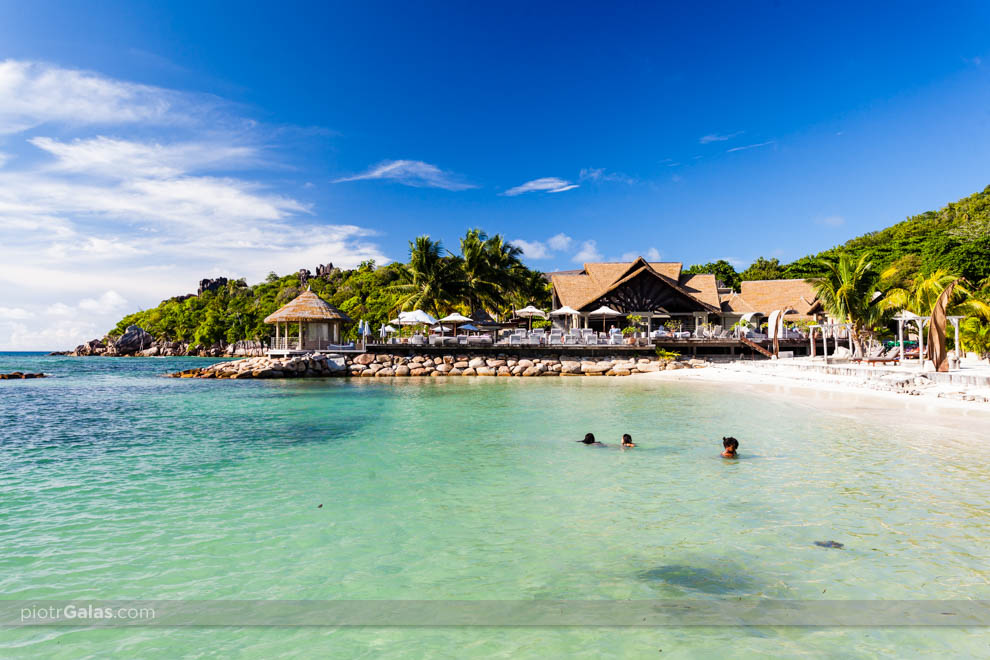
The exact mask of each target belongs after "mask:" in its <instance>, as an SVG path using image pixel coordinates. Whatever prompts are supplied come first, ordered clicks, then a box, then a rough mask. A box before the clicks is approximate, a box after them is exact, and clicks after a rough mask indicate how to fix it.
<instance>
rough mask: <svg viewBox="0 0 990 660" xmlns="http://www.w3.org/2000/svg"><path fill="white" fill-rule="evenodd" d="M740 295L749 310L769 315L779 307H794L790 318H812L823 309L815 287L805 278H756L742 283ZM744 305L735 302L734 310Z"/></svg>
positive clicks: (789, 315)
mask: <svg viewBox="0 0 990 660" xmlns="http://www.w3.org/2000/svg"><path fill="white" fill-rule="evenodd" d="M739 297H741V298H742V299H743V301H745V306H747V307H749V308H750V309H748V310H747V311H754V312H760V313H761V314H764V315H769V314H770V312H772V311H774V310H777V309H793V310H795V312H796V314H788V318H790V319H797V318H803V319H805V320H810V319H812V318H814V314H815V312H817V311H820V310H821V303H819V302H818V296H817V295H816V294H815V287H813V286H812V285H810V284H808V283H807V282H805V281H804V280H754V281H750V282H743V283H742V284H741V285H740V293H739ZM737 305H738V307H739V308H740V309H741V308H742V307H743V306H744V305H742V304H738V303H736V302H733V311H735V308H736V307H737Z"/></svg>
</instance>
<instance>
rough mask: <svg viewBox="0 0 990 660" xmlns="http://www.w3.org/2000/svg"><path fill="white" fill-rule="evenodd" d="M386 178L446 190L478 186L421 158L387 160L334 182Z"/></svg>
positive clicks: (415, 185) (420, 186)
mask: <svg viewBox="0 0 990 660" xmlns="http://www.w3.org/2000/svg"><path fill="white" fill-rule="evenodd" d="M371 179H386V180H391V181H396V182H398V183H401V184H403V185H406V186H412V187H414V188H443V189H444V190H468V189H470V188H476V187H477V186H474V185H471V184H470V183H465V182H464V181H462V180H461V178H460V177H459V176H458V175H456V174H452V173H451V172H446V171H444V170H441V169H440V168H439V167H437V166H436V165H431V164H429V163H424V162H423V161H421V160H387V161H385V162H383V163H379V164H378V165H375V166H374V167H372V168H370V169H369V170H368V171H366V172H362V173H361V174H355V175H354V176H346V177H342V178H340V179H336V180H335V181H334V183H342V182H345V181H365V180H371Z"/></svg>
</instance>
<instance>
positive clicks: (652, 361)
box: [170, 353, 708, 378]
mask: <svg viewBox="0 0 990 660" xmlns="http://www.w3.org/2000/svg"><path fill="white" fill-rule="evenodd" d="M707 364H708V363H707V362H705V361H704V360H685V361H675V360H658V359H656V358H624V357H609V358H600V359H594V360H592V359H588V360H578V359H571V358H569V357H567V356H564V357H561V356H542V357H533V358H519V357H510V356H506V355H496V356H495V357H491V356H486V357H482V356H472V355H457V356H453V355H444V356H439V355H434V356H430V355H417V356H413V357H409V356H401V355H387V354H374V353H363V354H360V355H355V356H343V355H330V356H327V355H319V354H310V355H300V356H295V357H289V358H271V357H254V358H249V359H246V360H236V361H234V362H221V363H218V364H213V365H210V366H208V367H204V368H201V369H187V370H186V371H180V372H177V373H174V374H170V376H172V377H173V378H301V377H302V378H305V377H309V378H325V377H330V376H350V377H358V378H403V377H417V376H419V377H423V376H425V377H430V378H441V377H454V376H489V377H521V378H530V377H536V376H542V377H547V376H558V377H559V376H630V375H632V374H638V373H650V372H654V371H661V370H674V369H690V368H700V367H705V366H707Z"/></svg>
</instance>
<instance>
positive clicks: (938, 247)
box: [686, 186, 990, 289]
mask: <svg viewBox="0 0 990 660" xmlns="http://www.w3.org/2000/svg"><path fill="white" fill-rule="evenodd" d="M842 252H850V253H852V254H853V255H854V256H855V257H857V258H858V257H859V256H860V255H862V254H863V253H869V254H870V255H871V257H872V260H873V262H874V263H875V264H876V265H877V266H878V267H879V268H881V269H883V268H886V267H887V266H890V265H891V264H893V263H895V262H899V266H901V267H902V272H903V273H904V274H905V275H907V276H911V275H913V274H917V273H923V274H924V273H930V272H932V271H935V270H937V269H939V268H944V269H946V270H948V271H949V272H950V273H954V274H957V275H962V276H963V277H965V278H966V279H967V280H969V281H970V282H972V283H974V284H975V283H977V282H980V281H982V280H984V279H986V278H988V277H990V186H987V187H986V188H984V189H983V192H978V193H974V194H972V195H970V196H969V197H965V198H963V199H960V200H959V201H958V202H954V203H951V204H948V205H946V206H945V207H944V208H941V209H939V210H938V211H926V212H925V213H921V214H919V215H915V216H911V217H909V218H907V219H906V220H904V221H903V222H899V223H897V224H896V225H892V226H890V227H887V228H886V229H882V230H880V231H873V232H870V233H868V234H864V235H862V236H858V237H856V238H853V239H850V240H849V241H846V242H845V243H844V244H842V245H838V246H835V247H833V248H830V249H828V250H825V251H824V252H819V253H818V254H813V255H809V256H807V257H802V258H800V259H798V260H796V261H794V262H792V263H789V264H782V263H780V261H779V260H777V259H767V258H765V257H760V258H759V259H757V260H756V261H755V262H753V263H752V264H751V265H750V266H749V267H748V268H746V270H744V271H742V272H736V270H735V269H734V268H733V267H732V265H731V264H729V263H728V262H726V261H722V260H720V261H716V262H714V263H708V264H695V265H693V266H691V267H690V268H688V269H687V270H686V272H689V273H712V274H714V275H716V276H717V277H718V278H719V279H721V280H722V281H723V282H725V283H726V285H728V286H731V287H733V288H736V289H738V286H739V282H740V281H745V280H772V279H780V278H805V277H812V276H815V275H820V274H821V270H820V267H819V266H818V264H817V263H815V261H816V259H819V258H822V257H836V256H837V255H838V254H840V253H842Z"/></svg>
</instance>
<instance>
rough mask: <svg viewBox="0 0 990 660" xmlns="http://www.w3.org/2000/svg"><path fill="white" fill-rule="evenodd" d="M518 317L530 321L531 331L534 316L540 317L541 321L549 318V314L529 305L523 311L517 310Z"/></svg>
mask: <svg viewBox="0 0 990 660" xmlns="http://www.w3.org/2000/svg"><path fill="white" fill-rule="evenodd" d="M516 315H517V316H521V317H523V318H524V319H529V329H530V330H532V329H533V317H534V316H539V317H540V318H541V319H545V318H546V317H547V313H546V312H544V311H543V310H542V309H537V308H535V307H533V306H532V305H527V306H526V307H523V308H522V309H517V310H516Z"/></svg>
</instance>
